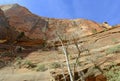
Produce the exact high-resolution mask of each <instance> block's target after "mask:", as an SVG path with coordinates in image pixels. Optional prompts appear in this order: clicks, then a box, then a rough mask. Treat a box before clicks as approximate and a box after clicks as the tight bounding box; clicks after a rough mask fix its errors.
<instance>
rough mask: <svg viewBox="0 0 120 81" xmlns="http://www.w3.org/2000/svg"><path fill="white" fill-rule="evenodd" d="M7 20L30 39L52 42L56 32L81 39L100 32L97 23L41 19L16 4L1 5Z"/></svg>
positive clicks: (100, 28) (80, 20)
mask: <svg viewBox="0 0 120 81" xmlns="http://www.w3.org/2000/svg"><path fill="white" fill-rule="evenodd" d="M0 8H1V9H2V10H3V11H4V13H5V16H6V17H7V18H8V21H9V24H10V26H11V27H13V28H15V29H16V30H17V31H19V32H24V33H25V35H26V36H27V37H29V38H31V39H47V40H54V39H55V38H56V35H55V34H56V31H58V32H60V33H62V34H66V35H67V36H70V35H71V34H73V33H74V34H75V36H78V37H82V36H86V35H90V34H93V33H95V32H98V31H102V30H103V29H104V28H102V27H101V26H100V25H99V24H98V23H96V22H94V21H90V20H86V19H75V20H67V19H54V18H43V17H39V16H37V15H34V14H32V13H31V12H30V11H29V10H28V9H26V8H25V7H22V6H20V5H18V4H12V5H3V6H1V7H0Z"/></svg>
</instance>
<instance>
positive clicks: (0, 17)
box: [0, 9, 9, 39]
mask: <svg viewBox="0 0 120 81" xmlns="http://www.w3.org/2000/svg"><path fill="white" fill-rule="evenodd" d="M8 29H9V26H8V23H7V20H6V18H5V16H4V12H3V11H2V10H1V9H0V39H6V38H7V32H8Z"/></svg>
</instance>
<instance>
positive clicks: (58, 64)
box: [51, 62, 61, 69]
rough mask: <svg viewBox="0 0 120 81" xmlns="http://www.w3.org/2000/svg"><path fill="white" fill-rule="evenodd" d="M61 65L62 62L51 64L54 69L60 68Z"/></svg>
mask: <svg viewBox="0 0 120 81" xmlns="http://www.w3.org/2000/svg"><path fill="white" fill-rule="evenodd" d="M60 67H61V65H60V63H58V62H53V63H52V64H51V68H53V69H56V68H60Z"/></svg>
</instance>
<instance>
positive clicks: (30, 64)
mask: <svg viewBox="0 0 120 81" xmlns="http://www.w3.org/2000/svg"><path fill="white" fill-rule="evenodd" d="M23 66H24V67H25V68H34V67H36V65H35V64H33V63H32V62H31V61H29V60H25V61H24V62H23Z"/></svg>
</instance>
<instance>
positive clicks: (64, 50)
mask: <svg viewBox="0 0 120 81" xmlns="http://www.w3.org/2000/svg"><path fill="white" fill-rule="evenodd" d="M56 34H57V35H58V38H59V40H60V42H61V45H62V50H63V52H64V54H65V59H66V65H67V69H68V73H69V75H70V81H74V79H73V74H72V71H71V68H70V63H69V59H68V52H67V50H66V48H65V46H64V44H63V41H62V38H61V36H60V35H59V34H58V33H56Z"/></svg>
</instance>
